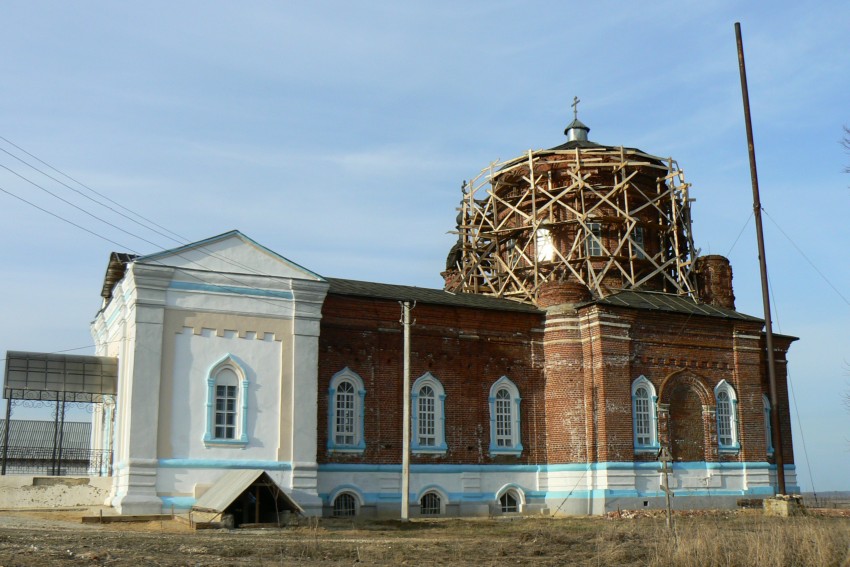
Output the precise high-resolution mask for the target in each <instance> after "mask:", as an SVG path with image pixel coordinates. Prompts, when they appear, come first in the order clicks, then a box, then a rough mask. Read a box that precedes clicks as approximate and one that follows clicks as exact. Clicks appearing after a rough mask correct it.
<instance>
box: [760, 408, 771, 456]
mask: <svg viewBox="0 0 850 567" xmlns="http://www.w3.org/2000/svg"><path fill="white" fill-rule="evenodd" d="M761 403H762V406H763V408H764V444H765V448H766V450H767V454H768V456H770V455H773V422H772V421H771V416H770V400H769V399H767V396H764V395H763V396H762V397H761Z"/></svg>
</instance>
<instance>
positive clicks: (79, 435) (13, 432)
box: [0, 419, 91, 449]
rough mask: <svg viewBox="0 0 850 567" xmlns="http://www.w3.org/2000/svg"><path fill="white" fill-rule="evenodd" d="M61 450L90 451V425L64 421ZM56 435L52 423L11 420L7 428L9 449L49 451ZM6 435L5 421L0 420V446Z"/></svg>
mask: <svg viewBox="0 0 850 567" xmlns="http://www.w3.org/2000/svg"><path fill="white" fill-rule="evenodd" d="M61 431H62V448H63V449H90V448H91V423H90V422H85V421H66V422H65V423H64V424H63V425H62V428H61ZM55 434H56V423H55V422H54V421H39V420H28V419H13V420H12V426H11V427H10V428H9V448H10V449H11V448H42V449H50V448H51V447H53V442H54V439H55ZM5 435H6V420H5V419H2V420H0V446H2V444H3V438H4V436H5Z"/></svg>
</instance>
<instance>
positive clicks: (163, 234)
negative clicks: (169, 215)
mask: <svg viewBox="0 0 850 567" xmlns="http://www.w3.org/2000/svg"><path fill="white" fill-rule="evenodd" d="M0 152H3V153H4V154H6V155H8V156H10V157H12V158H14V159H16V160H18V161H19V162H21V163H22V164H24V165H26V166H27V167H30V168H31V169H34V170H35V171H37V172H38V173H40V174H42V175H43V176H45V177H47V178H48V179H52V180H53V181H55V182H56V183H58V184H60V185H62V186H64V187H67V188H68V189H70V190H71V191H73V192H74V193H77V194H78V195H80V196H82V197H83V198H84V199H88V200H89V201H91V202H92V203H95V204H98V205H100V206H101V207H104V208H105V209H108V210H110V211H112V212H113V213H115V214H117V215H119V216H122V217H124V218H125V219H127V220H129V221H130V222H134V223H136V224H137V225H139V226H141V227H142V228H144V229H147V230H150V231H151V232H155V233H156V234H159V235H160V236H164V237H165V238H168V239H169V240H173V241H174V242H177V243H179V244H182V243H183V242H184V241H181V240H177V239H176V238H174V237H172V236H169V235H168V234H165V233H164V232H161V231H158V230H156V229H153V228H151V227H149V226H147V225H145V224H143V223H141V222H139V221H137V220H136V219H134V218H132V217H130V216H128V215H125V214H124V213H122V212H121V211H117V210H115V209H114V208H112V207H110V206H109V205H107V204H105V203H102V202H100V201H98V200H97V199H95V198H93V197H90V196H89V195H86V194H85V193H83V192H82V191H80V190H79V189H76V188H74V187H71V186H70V185H68V184H67V183H65V182H64V181H60V180H59V179H56V178H55V177H53V176H52V175H50V174H49V173H45V172H44V171H42V170H40V169H39V168H37V167H35V166H34V165H32V164H31V163H29V162H26V161H24V160H22V159H21V158H19V157H18V156H16V155H15V154H13V153H11V152H9V151H8V150H5V149H3V148H0ZM3 167H4V169H7V170H9V171H11V170H10V169H9V168H8V167H5V166H3ZM12 173H15V172H12ZM15 175H18V174H17V173H15ZM18 177H21V176H20V175H18Z"/></svg>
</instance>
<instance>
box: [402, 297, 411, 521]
mask: <svg viewBox="0 0 850 567" xmlns="http://www.w3.org/2000/svg"><path fill="white" fill-rule="evenodd" d="M401 321H402V324H403V325H404V396H403V397H404V416H403V418H402V420H403V422H404V434H403V436H402V451H403V454H402V458H401V521H402V522H407V521H408V520H409V506H410V503H409V502H408V500H409V498H410V496H409V494H410V302H409V301H405V302H403V303H402V318H401Z"/></svg>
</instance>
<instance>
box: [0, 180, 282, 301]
mask: <svg viewBox="0 0 850 567" xmlns="http://www.w3.org/2000/svg"><path fill="white" fill-rule="evenodd" d="M0 191H2V192H3V193H6V194H7V195H10V196H12V197H14V198H15V199H18V200H20V201H23V202H24V203H26V204H28V205H30V206H32V207H35V208H36V209H38V210H40V211H42V212H44V213H46V214H48V215H50V216H52V217H55V218H57V219H59V220H61V221H63V222H66V223H68V224H70V225H71V226H74V227H76V228H79V229H80V230H83V231H85V232H88V233H89V234H91V235H93V236H96V237H98V238H100V239H102V240H105V241H107V242H110V243H112V244H115V245H116V246H119V247H121V248H124V249H125V250H130V251H131V252H133V253H134V254H137V255H141V253H140V252H138V251H136V250H134V249H133V248H131V247H129V246H124V245H123V244H120V243H118V242H116V241H114V240H112V239H110V238H107V237H106V236H103V235H101V234H98V233H96V232H94V231H92V230H89V229H87V228H85V227H84V226H81V225H79V224H77V223H75V222H73V221H71V220H68V219H66V218H65V217H63V216H61V215H58V214H56V213H54V212H51V211H48V210H47V209H45V208H43V207H40V206H38V205H36V204H35V203H32V202H31V201H28V200H26V199H24V198H23V197H20V196H18V195H15V194H14V193H12V192H10V191H7V190H6V189H4V188H3V187H0ZM174 255H175V256H177V257H178V258H180V259H182V260H185V261H186V262H188V263H190V264H196V265H198V266H200V267H201V268H204V270H197V271H205V272H212V271H213V270H211V269H209V268H207V267H206V266H204V265H203V264H201V263H200V262H197V261H195V260H192V259H190V258H186V257H185V256H183V255H181V254H179V253H175V254H174ZM225 260H227V259H226V258H225ZM153 262H154V263H156V264H159V265H161V266H164V267H166V268H171V269H173V270H174V271H176V272H181V273H183V274H185V275H187V276H189V277H191V278H194V279H196V280H197V281H199V282H201V283H205V284H208V285H216V284H215V283H213V282H211V281H209V280H205V279H204V278H202V277H200V276H199V275H197V274H195V273H193V271H196V270H191V269H189V268H180V267H177V266H169V265H168V264H164V263H163V262H160V261H158V260H153ZM216 273H218V274H219V275H220V276H221V277H223V278H225V279H227V280H230V281H232V282H233V283H237V284H239V285H240V286H243V287H245V288H247V289H253V290H256V291H265V290H262V289H260V288H258V287H256V286H252V285H250V284H246V283H245V282H243V281H240V280H238V279H236V278H232V277H230V276H229V275H227V274H226V273H224V272H221V271H217V272H216ZM246 275H251V274H246ZM260 275H265V276H268V277H272V276H271V275H270V274H260ZM254 299H255V300H256V301H260V302H263V303H268V304H269V305H272V306H274V307H280V305H279V304H277V303H273V302H271V301H268V300H265V299H263V298H261V297H254Z"/></svg>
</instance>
